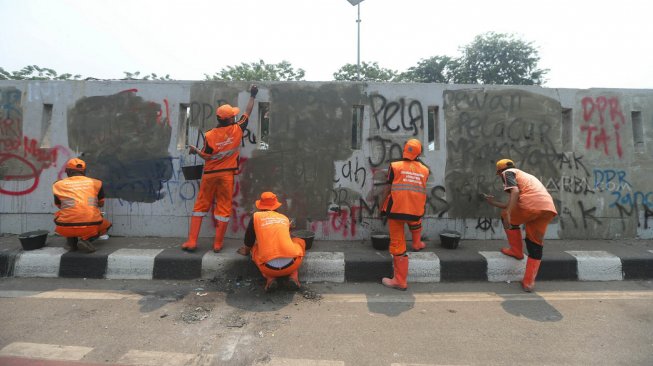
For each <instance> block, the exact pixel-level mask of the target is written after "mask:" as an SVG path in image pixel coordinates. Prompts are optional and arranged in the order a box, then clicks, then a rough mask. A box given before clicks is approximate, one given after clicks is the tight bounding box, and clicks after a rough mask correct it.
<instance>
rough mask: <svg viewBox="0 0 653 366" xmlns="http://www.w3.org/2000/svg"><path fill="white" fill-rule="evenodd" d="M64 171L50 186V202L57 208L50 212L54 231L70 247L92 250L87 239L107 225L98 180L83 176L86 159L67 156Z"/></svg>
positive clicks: (90, 239) (90, 238) (92, 238)
mask: <svg viewBox="0 0 653 366" xmlns="http://www.w3.org/2000/svg"><path fill="white" fill-rule="evenodd" d="M66 174H67V175H68V178H65V179H62V180H59V181H57V182H55V183H54V185H53V186H52V193H54V204H55V205H56V206H57V207H58V208H59V211H57V212H55V214H54V223H55V224H56V228H55V232H57V233H58V234H59V235H61V236H64V237H66V247H67V248H68V249H69V250H70V251H75V250H78V249H79V250H80V251H84V252H87V253H92V252H94V251H95V247H94V246H93V244H91V242H92V241H94V240H95V239H97V238H98V237H99V236H101V235H105V234H106V233H107V231H108V230H109V228H110V227H111V223H110V222H109V221H108V220H107V219H105V218H104V217H102V213H101V212H100V207H102V206H104V190H103V189H102V182H101V181H99V180H97V179H93V178H89V177H87V176H86V163H85V162H84V161H83V160H82V159H77V158H74V159H70V160H68V162H67V163H66Z"/></svg>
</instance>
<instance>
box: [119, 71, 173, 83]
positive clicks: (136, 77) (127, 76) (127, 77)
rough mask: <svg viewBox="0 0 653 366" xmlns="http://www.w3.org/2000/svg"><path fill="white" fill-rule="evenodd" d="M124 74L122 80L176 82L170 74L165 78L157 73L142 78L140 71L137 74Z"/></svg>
mask: <svg viewBox="0 0 653 366" xmlns="http://www.w3.org/2000/svg"><path fill="white" fill-rule="evenodd" d="M123 73H124V74H125V77H124V78H123V79H121V80H166V81H170V80H174V79H171V78H170V74H166V75H165V76H159V75H157V74H155V73H151V74H149V75H144V76H141V72H140V71H136V72H128V71H123Z"/></svg>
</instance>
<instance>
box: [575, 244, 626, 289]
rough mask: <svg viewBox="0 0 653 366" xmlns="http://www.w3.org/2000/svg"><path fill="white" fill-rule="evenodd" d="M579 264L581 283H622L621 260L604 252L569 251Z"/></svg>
mask: <svg viewBox="0 0 653 366" xmlns="http://www.w3.org/2000/svg"><path fill="white" fill-rule="evenodd" d="M566 252H567V253H569V254H571V255H572V256H574V257H575V258H576V261H577V263H578V279H579V280H580V281H621V280H623V279H624V278H623V270H622V268H621V259H620V258H619V257H617V256H615V255H612V254H610V253H608V252H606V251H603V250H593V251H592V250H587V251H586V250H568V251H566Z"/></svg>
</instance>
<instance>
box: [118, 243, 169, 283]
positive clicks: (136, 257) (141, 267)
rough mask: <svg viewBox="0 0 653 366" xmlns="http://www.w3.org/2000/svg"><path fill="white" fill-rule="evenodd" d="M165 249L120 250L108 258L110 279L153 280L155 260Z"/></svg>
mask: <svg viewBox="0 0 653 366" xmlns="http://www.w3.org/2000/svg"><path fill="white" fill-rule="evenodd" d="M162 251H163V249H125V248H123V249H118V250H116V251H115V252H113V253H111V254H109V257H108V258H107V274H106V277H107V278H109V279H129V280H136V279H144V280H151V279H152V274H153V272H154V258H155V257H156V256H157V255H159V253H161V252H162Z"/></svg>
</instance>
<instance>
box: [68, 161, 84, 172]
mask: <svg viewBox="0 0 653 366" xmlns="http://www.w3.org/2000/svg"><path fill="white" fill-rule="evenodd" d="M66 169H70V170H77V171H80V172H83V171H85V170H86V163H85V162H84V160H82V159H78V158H72V159H70V160H68V162H67V163H66Z"/></svg>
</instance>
